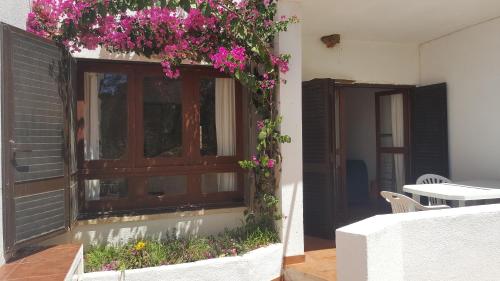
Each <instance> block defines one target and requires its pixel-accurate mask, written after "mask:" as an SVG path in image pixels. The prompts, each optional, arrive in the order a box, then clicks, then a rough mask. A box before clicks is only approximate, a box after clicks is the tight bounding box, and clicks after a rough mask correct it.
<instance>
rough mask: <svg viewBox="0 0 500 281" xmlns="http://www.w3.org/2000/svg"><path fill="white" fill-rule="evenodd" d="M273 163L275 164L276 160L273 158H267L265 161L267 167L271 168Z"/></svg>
mask: <svg viewBox="0 0 500 281" xmlns="http://www.w3.org/2000/svg"><path fill="white" fill-rule="evenodd" d="M275 164H276V161H275V160H274V159H269V160H268V161H267V167H268V168H270V169H272V168H273V167H274V165H275Z"/></svg>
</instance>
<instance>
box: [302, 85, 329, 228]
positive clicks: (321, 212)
mask: <svg viewBox="0 0 500 281" xmlns="http://www.w3.org/2000/svg"><path fill="white" fill-rule="evenodd" d="M332 98H333V80H330V79H316V80H312V81H308V82H304V83H303V86H302V142H303V153H304V156H303V157H304V231H305V233H306V235H312V236H318V237H324V238H332V237H333V235H334V226H335V223H334V211H333V210H334V206H333V202H334V200H333V177H334V170H333V163H332V160H333V159H331V153H332V140H333V139H334V138H333V132H332V122H333V108H332V106H331V104H332Z"/></svg>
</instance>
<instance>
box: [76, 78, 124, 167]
mask: <svg viewBox="0 0 500 281" xmlns="http://www.w3.org/2000/svg"><path fill="white" fill-rule="evenodd" d="M84 83H85V86H84V92H85V103H86V109H85V116H84V119H85V159H86V160H99V159H123V158H125V156H126V151H127V141H128V139H127V134H128V122H127V120H128V118H127V117H128V112H127V87H128V80H127V75H124V74H117V73H94V72H87V73H85V75H84Z"/></svg>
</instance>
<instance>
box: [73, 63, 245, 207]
mask: <svg viewBox="0 0 500 281" xmlns="http://www.w3.org/2000/svg"><path fill="white" fill-rule="evenodd" d="M85 72H100V73H103V72H113V73H125V74H127V75H128V77H127V78H128V79H127V82H128V90H127V102H128V120H127V122H128V129H129V131H128V141H127V151H126V153H125V155H126V157H125V158H124V159H120V160H85V158H84V157H85V155H84V138H85V135H84V134H85V120H84V112H85V108H86V106H87V105H86V103H85V100H84V81H83V75H84V73H85ZM181 73H182V76H181V78H179V79H182V80H181V81H182V83H183V85H182V115H183V116H182V119H183V126H182V128H183V133H182V147H183V148H182V151H183V155H182V156H181V157H173V158H160V157H158V158H145V157H144V130H143V90H142V88H143V79H144V77H146V76H148V77H149V76H163V75H164V74H163V72H162V68H161V66H160V65H159V64H157V63H137V62H110V61H95V60H81V61H79V63H78V85H79V87H78V89H79V92H78V95H77V120H78V128H77V138H76V140H77V156H78V161H77V162H78V168H79V190H80V191H79V198H80V202H81V204H80V206H82V210H81V211H82V213H83V214H84V215H85V214H100V213H109V212H115V211H116V212H124V211H125V212H127V211H138V210H147V209H159V208H160V209H161V208H165V209H170V208H183V207H189V208H193V207H194V208H196V206H199V207H203V206H205V205H211V206H217V204H220V205H227V204H228V203H230V204H233V203H235V204H237V205H242V204H243V202H244V200H243V194H244V190H243V189H244V173H243V170H242V169H241V168H240V167H239V165H238V163H237V161H238V160H241V159H243V154H244V148H243V143H244V142H243V115H242V114H243V104H242V103H243V99H242V86H241V84H239V83H235V87H236V88H235V95H236V96H235V103H236V105H235V106H236V116H235V118H236V155H235V156H202V155H201V154H200V132H199V124H200V92H199V88H200V87H199V86H200V81H201V79H203V78H229V77H228V76H227V75H224V74H223V73H220V72H218V71H216V70H214V69H213V68H212V67H208V66H182V67H181ZM225 172H227V173H236V174H237V190H236V191H229V192H216V193H203V192H202V190H201V175H202V174H208V173H225ZM155 176H186V193H185V194H181V195H166V196H161V197H155V196H151V195H149V194H148V192H147V185H146V183H147V178H148V177H155ZM113 178H126V179H127V182H128V192H127V197H126V198H119V199H115V200H106V199H102V200H96V201H86V200H85V186H84V181H85V180H90V179H113Z"/></svg>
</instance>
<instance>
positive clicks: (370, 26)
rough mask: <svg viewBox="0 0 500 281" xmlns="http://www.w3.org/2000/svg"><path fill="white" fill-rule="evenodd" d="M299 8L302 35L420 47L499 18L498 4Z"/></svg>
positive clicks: (354, 0) (353, 2) (316, 0)
mask: <svg viewBox="0 0 500 281" xmlns="http://www.w3.org/2000/svg"><path fill="white" fill-rule="evenodd" d="M302 8H303V9H302V16H301V18H302V25H303V32H304V33H305V34H308V35H311V36H322V35H328V34H332V33H339V34H341V35H342V37H343V38H347V39H352V40H370V41H390V42H401V43H423V42H426V41H429V40H432V39H435V38H437V37H440V36H443V35H446V34H448V33H450V32H453V31H457V30H460V29H462V28H465V27H468V26H471V25H474V24H477V23H480V22H483V21H486V20H489V19H492V18H495V17H499V16H500V0H303V1H302ZM495 36H496V35H495Z"/></svg>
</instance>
